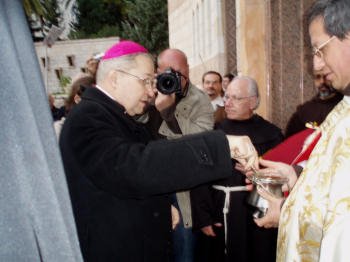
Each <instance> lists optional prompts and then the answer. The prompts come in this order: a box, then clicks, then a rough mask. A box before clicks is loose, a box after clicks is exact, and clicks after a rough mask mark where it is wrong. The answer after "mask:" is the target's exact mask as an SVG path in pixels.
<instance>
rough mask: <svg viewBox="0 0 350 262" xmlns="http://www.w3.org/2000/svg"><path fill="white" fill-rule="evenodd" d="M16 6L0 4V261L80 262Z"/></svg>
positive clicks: (40, 88)
mask: <svg viewBox="0 0 350 262" xmlns="http://www.w3.org/2000/svg"><path fill="white" fill-rule="evenodd" d="M26 23H27V22H26V19H25V15H24V11H23V9H22V1H20V0H0V63H1V66H0V145H1V147H0V261H60V262H61V261H82V257H81V254H80V250H79V244H78V239H77V235H76V229H75V225H74V219H73V215H72V210H71V203H70V199H69V195H68V190H67V185H66V181H65V176H64V171H63V167H62V163H61V158H60V154H59V151H58V146H57V141H56V137H55V134H54V130H53V127H52V119H51V113H50V110H49V106H48V102H47V96H46V94H45V88H44V85H43V81H42V77H41V74H40V70H39V64H38V61H37V58H36V53H35V49H34V45H33V42H32V39H31V35H30V32H29V29H28V26H27V24H26Z"/></svg>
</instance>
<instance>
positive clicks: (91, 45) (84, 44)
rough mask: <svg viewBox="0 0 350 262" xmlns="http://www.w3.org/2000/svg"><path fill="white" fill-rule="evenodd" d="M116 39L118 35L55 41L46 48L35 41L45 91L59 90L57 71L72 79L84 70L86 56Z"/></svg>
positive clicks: (105, 47) (98, 51) (93, 53)
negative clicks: (46, 63) (45, 86)
mask: <svg viewBox="0 0 350 262" xmlns="http://www.w3.org/2000/svg"><path fill="white" fill-rule="evenodd" d="M118 41H119V38H118V37H108V38H99V39H82V40H66V41H57V42H56V43H55V44H54V45H53V46H52V47H51V48H46V46H45V45H43V44H42V43H41V42H40V43H35V49H36V52H37V56H38V61H39V64H40V69H41V72H42V75H43V81H44V83H45V85H46V83H47V92H49V93H55V92H60V91H61V88H60V85H59V77H58V75H57V74H58V73H60V74H62V75H63V76H66V77H70V78H72V79H74V77H76V76H77V75H78V74H79V73H81V72H83V71H84V70H85V67H86V65H85V63H86V60H87V59H88V58H90V57H91V56H93V55H95V54H97V53H101V52H104V51H105V50H107V49H108V48H109V47H110V46H112V45H113V44H115V43H116V42H118ZM46 52H47V58H48V70H47V71H46V67H45V57H46ZM69 60H70V61H69ZM70 63H71V64H70ZM46 74H47V76H46ZM46 77H47V79H46Z"/></svg>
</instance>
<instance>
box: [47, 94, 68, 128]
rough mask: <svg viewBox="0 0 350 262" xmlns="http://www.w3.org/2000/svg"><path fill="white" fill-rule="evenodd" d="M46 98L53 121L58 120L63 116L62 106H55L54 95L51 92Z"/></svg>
mask: <svg viewBox="0 0 350 262" xmlns="http://www.w3.org/2000/svg"><path fill="white" fill-rule="evenodd" d="M47 98H48V100H49V106H50V110H51V114H52V118H53V121H58V120H60V119H61V118H62V117H64V114H65V109H64V107H61V108H57V107H56V106H55V97H54V96H53V95H52V94H48V95H47Z"/></svg>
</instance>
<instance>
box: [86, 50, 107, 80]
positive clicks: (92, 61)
mask: <svg viewBox="0 0 350 262" xmlns="http://www.w3.org/2000/svg"><path fill="white" fill-rule="evenodd" d="M103 55H104V54H103V53H98V54H96V55H94V56H93V57H90V58H89V59H88V60H87V61H86V70H87V73H88V74H90V75H91V76H92V77H93V78H94V79H95V83H96V72H97V69H98V64H99V63H100V60H101V58H102V57H103ZM95 83H94V84H95Z"/></svg>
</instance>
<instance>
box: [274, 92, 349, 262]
mask: <svg viewBox="0 0 350 262" xmlns="http://www.w3.org/2000/svg"><path fill="white" fill-rule="evenodd" d="M320 128H321V133H322V136H321V138H320V140H319V141H318V143H317V145H316V146H315V148H314V150H313V151H312V153H311V155H310V158H309V160H308V162H307V165H306V167H305V169H304V171H303V173H302V174H301V176H300V178H299V180H298V181H297V183H296V185H295V187H294V188H293V190H292V192H291V194H290V195H289V197H288V199H287V200H286V202H285V204H284V206H283V208H282V211H281V217H280V224H279V232H278V246H277V261H322V262H329V261H337V262H339V261H350V244H349V243H350V97H349V96H345V97H344V99H343V100H342V101H341V102H340V103H339V104H338V105H337V106H336V107H335V108H334V109H333V110H332V111H331V113H330V114H329V115H328V117H327V118H326V120H325V121H324V122H323V123H322V125H321V126H320Z"/></svg>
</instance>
